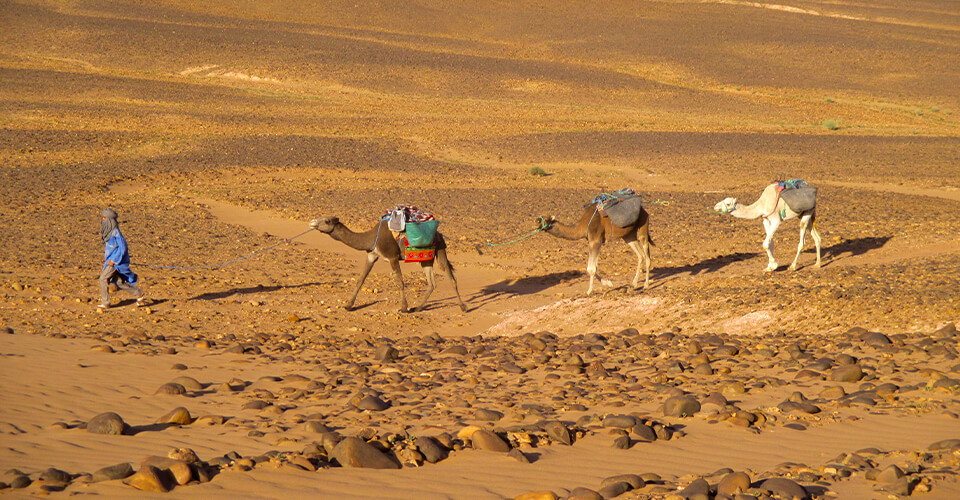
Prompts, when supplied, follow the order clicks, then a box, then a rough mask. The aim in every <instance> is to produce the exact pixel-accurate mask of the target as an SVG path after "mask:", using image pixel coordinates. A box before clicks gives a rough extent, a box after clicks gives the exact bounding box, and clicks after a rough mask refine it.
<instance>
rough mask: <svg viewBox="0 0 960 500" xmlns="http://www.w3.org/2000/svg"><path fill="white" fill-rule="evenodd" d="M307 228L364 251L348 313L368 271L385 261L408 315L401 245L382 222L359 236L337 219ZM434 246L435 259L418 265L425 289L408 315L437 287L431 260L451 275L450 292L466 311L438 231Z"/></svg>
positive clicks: (323, 219) (325, 219)
mask: <svg viewBox="0 0 960 500" xmlns="http://www.w3.org/2000/svg"><path fill="white" fill-rule="evenodd" d="M310 227H311V228H313V229H316V230H317V231H320V232H321V233H327V234H329V235H330V237H331V238H333V239H335V240H337V241H339V242H342V243H344V244H346V245H347V246H349V247H350V248H354V249H356V250H363V251H364V252H367V260H366V262H365V263H364V264H363V269H362V270H361V271H360V279H359V280H358V281H357V288H356V289H355V290H354V291H353V296H352V297H350V301H349V302H347V305H346V309H347V310H353V304H354V302H356V300H357V294H359V293H360V288H362V287H363V282H364V280H366V279H367V275H368V274H370V269H371V268H373V264H374V263H376V262H377V260H378V259H380V258H384V259H386V260H387V262H389V263H390V267H391V268H393V274H394V276H395V277H396V279H397V284H398V285H399V286H400V312H407V297H406V294H405V293H404V290H403V274H402V273H401V272H400V259H401V258H402V256H401V254H400V245H399V244H397V240H395V239H394V238H393V234H392V233H391V232H390V230H389V229H388V228H387V224H386V222H385V221H382V220H381V221H380V222H379V223H377V225H376V226H375V227H374V228H373V229H371V230H369V231H366V232H362V233H357V232H354V231H351V230H350V229H348V228H347V226H345V225H343V223H342V222H340V219H338V218H336V217H320V218H319V219H313V220H312V221H310ZM436 243H437V248H436V253H435V254H434V258H433V259H432V260H430V261H425V262H421V263H420V266H421V267H422V268H423V274H424V275H426V277H427V289H426V291H424V292H423V297H422V298H421V299H420V305H418V306H416V307H414V308H413V309H410V310H409V312H416V311H418V310H422V309H423V306H424V305H425V304H426V303H427V299H428V298H430V294H431V293H433V290H434V288H436V287H437V279H436V277H435V276H434V273H433V263H434V261H436V262H437V263H438V264H439V266H440V270H441V271H443V272H446V273H447V274H448V275H449V276H450V280H452V281H453V290H454V291H455V292H456V294H457V301H458V302H459V303H460V310H461V311H464V312H466V310H467V306H466V304H464V303H463V299H461V298H460V290H459V288H457V278H456V276H454V274H453V265H452V264H451V263H450V260H449V259H448V258H447V244H446V241H445V240H444V239H443V235H441V234H440V233H439V232H438V233H437V238H436Z"/></svg>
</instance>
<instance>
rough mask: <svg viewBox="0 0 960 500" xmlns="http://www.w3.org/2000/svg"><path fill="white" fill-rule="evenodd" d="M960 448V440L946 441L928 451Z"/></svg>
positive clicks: (938, 443) (934, 445) (939, 442)
mask: <svg viewBox="0 0 960 500" xmlns="http://www.w3.org/2000/svg"><path fill="white" fill-rule="evenodd" d="M957 448H960V439H944V440H942V441H937V442H936V443H933V444H931V445H930V446H928V447H927V449H928V450H931V451H935V450H955V449H957Z"/></svg>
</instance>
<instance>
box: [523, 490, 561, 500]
mask: <svg viewBox="0 0 960 500" xmlns="http://www.w3.org/2000/svg"><path fill="white" fill-rule="evenodd" d="M513 500H559V497H558V496H557V494H556V493H554V492H552V491H550V490H542V491H531V492H529V493H521V494H519V495H517V496H515V497H513Z"/></svg>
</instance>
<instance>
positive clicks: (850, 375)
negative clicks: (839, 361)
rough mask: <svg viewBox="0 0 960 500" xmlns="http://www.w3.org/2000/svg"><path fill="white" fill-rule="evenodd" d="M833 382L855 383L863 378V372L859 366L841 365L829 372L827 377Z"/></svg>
mask: <svg viewBox="0 0 960 500" xmlns="http://www.w3.org/2000/svg"><path fill="white" fill-rule="evenodd" d="M828 378H829V379H830V380H832V381H834V382H857V381H859V380H860V379H861V378H863V370H861V369H860V366H859V365H843V366H838V367H836V368H834V369H833V370H830V376H829V377H828Z"/></svg>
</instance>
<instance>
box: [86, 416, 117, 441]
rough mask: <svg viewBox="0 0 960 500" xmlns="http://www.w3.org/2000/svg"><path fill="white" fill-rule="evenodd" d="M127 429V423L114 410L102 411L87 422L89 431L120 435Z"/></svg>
mask: <svg viewBox="0 0 960 500" xmlns="http://www.w3.org/2000/svg"><path fill="white" fill-rule="evenodd" d="M126 429H127V424H126V423H125V422H124V421H123V419H122V418H120V415H117V414H116V413H113V412H106V413H101V414H99V415H97V416H95V417H93V418H91V419H90V421H89V422H87V432H92V433H94V434H109V435H117V436H118V435H120V434H123V433H124V431H125V430H126Z"/></svg>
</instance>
